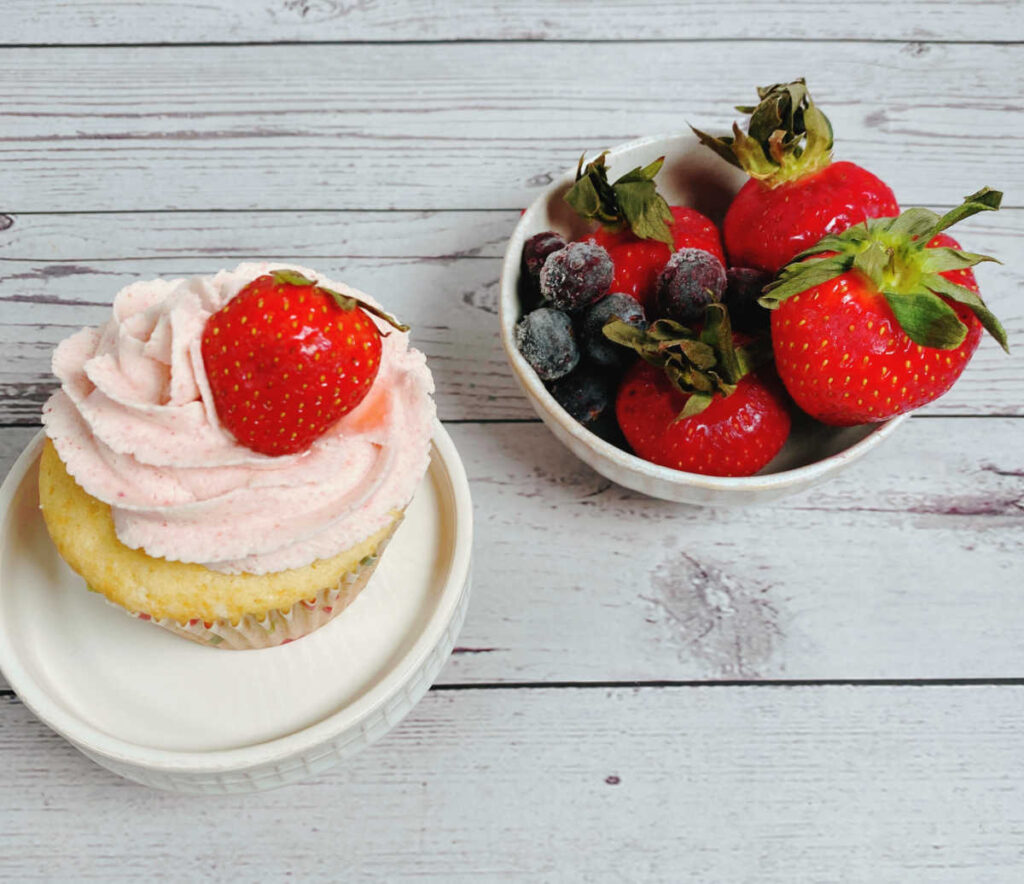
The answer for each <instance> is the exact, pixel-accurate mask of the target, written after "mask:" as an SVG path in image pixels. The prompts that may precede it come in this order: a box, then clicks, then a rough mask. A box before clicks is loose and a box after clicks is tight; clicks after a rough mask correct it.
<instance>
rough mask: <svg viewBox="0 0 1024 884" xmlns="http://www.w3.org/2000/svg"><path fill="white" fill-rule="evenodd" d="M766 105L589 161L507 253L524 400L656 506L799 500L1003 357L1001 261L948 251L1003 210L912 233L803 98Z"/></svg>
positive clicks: (508, 322) (794, 94)
mask: <svg viewBox="0 0 1024 884" xmlns="http://www.w3.org/2000/svg"><path fill="white" fill-rule="evenodd" d="M758 96H759V103H758V104H757V105H756V106H753V107H750V108H743V109H742V110H744V111H746V112H748V113H750V114H751V119H750V123H749V126H748V130H747V132H743V131H742V130H741V129H740V127H739V126H738V125H737V126H734V128H733V135H732V136H727V137H713V136H710V135H706V134H705V133H703V132H700V131H698V130H696V129H694V130H693V132H692V133H686V134H681V135H670V136H660V137H649V138H643V139H639V140H637V141H633V142H629V143H628V144H624V145H621V146H619V147H617V148H614V149H612V150H608V151H605V152H604V153H602V154H601V155H600V156H598V157H596V158H594V159H592V160H591V161H590V162H586V160H585V158H581V159H580V162H579V165H578V167H577V169H576V170H575V171H574V172H573V171H569V172H566V174H565V175H563V176H562V177H561V178H560V179H559V180H557V181H555V182H554V183H553V184H552V185H551V186H550V187H549V188H547V189H546V190H545V192H544V193H543V194H541V195H540V196H539V197H538V198H537V199H536V200H535V201H534V203H533V204H532V205H531V206H530V207H529V208H528V209H527V210H526V211H525V212H524V213H523V215H522V217H521V218H520V221H519V223H518V225H517V226H516V228H515V230H514V232H513V234H512V237H511V239H510V241H509V245H508V249H507V251H506V254H505V260H504V265H503V268H502V278H501V298H500V319H501V336H502V341H503V344H504V347H505V351H506V355H507V356H508V360H509V364H510V365H511V367H512V370H513V373H514V375H515V377H516V379H517V380H518V382H519V384H520V386H521V387H522V389H523V391H524V392H525V394H526V396H527V398H528V399H529V400H530V402H531V404H532V405H533V407H534V409H535V411H536V412H537V414H538V415H539V416H540V418H541V419H542V420H543V421H544V422H545V423H546V424H547V426H548V427H549V428H550V429H551V430H552V432H553V433H554V435H555V436H556V437H557V438H558V439H559V440H560V441H561V442H562V443H563V444H565V445H566V446H567V447H568V448H569V449H570V450H571V451H572V452H573V453H574V454H576V456H578V457H579V458H580V459H582V460H583V461H585V462H586V463H588V464H589V465H590V466H591V467H593V468H594V469H595V470H597V471H598V472H599V473H601V474H602V475H604V476H606V477H607V478H609V479H611V480H612V481H614V482H616V483H618V484H620V485H623V486H625V487H627V488H631V489H633V490H636V491H640V492H642V493H644V494H648V495H650V496H653V497H658V498H663V499H666V500H672V501H678V502H683V503H691V504H703V505H731V504H747V503H753V502H757V501H764V500H771V499H774V498H778V497H781V496H784V495H787V494H792V493H795V492H798V491H801V490H803V489H805V488H807V487H809V486H811V485H813V484H815V483H817V482H820V481H822V480H823V479H825V478H826V477H828V476H830V475H832V474H833V473H835V472H837V471H839V470H841V469H843V468H845V467H846V466H849V465H850V464H852V463H854V462H855V461H857V460H858V459H859V458H861V457H863V456H864V455H865V454H866V453H867V452H869V451H871V450H872V449H873V448H875V447H877V446H878V445H879V444H880V443H881V442H883V441H884V440H885V439H886V438H888V437H889V436H890V435H892V433H893V432H895V430H896V428H897V427H898V426H899V424H900V423H901V422H902V421H903V420H904V419H905V418H906V416H907V415H908V413H909V412H910V411H912V410H913V409H915V408H918V407H920V406H921V405H924V404H926V403H927V402H930V401H932V400H933V399H935V398H937V397H938V396H940V395H942V394H943V393H944V392H946V390H948V389H949V387H950V386H952V384H953V383H954V382H955V380H956V379H957V377H959V375H960V373H961V372H962V371H963V369H964V367H965V366H966V364H967V362H968V361H969V359H970V357H971V356H972V355H973V353H974V350H975V349H976V348H977V346H978V343H979V340H980V338H981V336H982V333H983V332H984V331H987V332H989V333H990V334H991V335H992V336H993V337H995V338H996V340H997V341H998V342H999V343H1000V344H1001V345H1002V346H1003V347H1004V349H1005V347H1006V338H1005V333H1004V331H1003V329H1002V327H1001V326H1000V325H999V322H998V320H996V319H995V317H994V316H993V315H992V314H991V313H990V312H989V310H988V308H987V307H986V306H985V304H984V302H983V301H982V300H981V297H980V296H979V294H978V286H977V284H976V281H975V279H974V275H973V272H972V270H971V268H972V267H973V266H974V265H975V264H977V263H979V262H981V261H985V260H992V259H989V258H987V257H986V256H983V255H977V254H974V253H971V252H965V251H963V250H961V249H960V246H959V244H958V243H956V242H955V241H954V240H953V239H952V238H951V237H949V235H948V234H947V233H946V232H945V230H946V228H948V227H949V226H951V225H952V224H954V223H955V222H956V221H959V220H961V219H962V218H965V217H968V216H969V215H972V214H975V213H977V212H981V211H986V210H992V209H996V208H998V206H999V201H1000V198H1001V194H999V193H998V191H993V190H989V189H988V188H986V189H983V190H981V191H978V192H977V193H975V194H973V195H972V196H970V197H967V198H966V199H965V201H964V203H963V204H962V205H961V206H959V207H958V208H956V209H954V210H952V211H950V212H947V213H946V214H945V215H941V216H940V215H939V214H937V213H935V212H932V211H930V210H927V209H909V210H907V211H904V212H903V213H902V214H901V212H900V207H899V205H898V203H897V202H896V198H895V196H894V194H893V192H892V190H891V189H890V188H889V187H888V186H887V185H886V184H885V183H884V182H882V181H881V180H880V179H879V178H877V177H876V176H875V175H873V174H872V173H871V172H869V171H867V170H866V169H863V168H862V167H860V166H857V165H855V164H854V163H851V162H842V161H834V160H833V159H832V147H833V139H832V129H831V126H830V124H829V122H828V120H827V118H826V117H825V116H824V114H822V112H821V111H820V110H819V109H818V108H817V107H816V105H815V104H814V103H813V101H812V100H811V98H810V95H809V93H808V91H807V88H806V85H805V84H804V82H803V81H802V80H797V81H795V82H793V83H787V84H779V85H776V86H770V87H767V88H764V89H759V90H758ZM709 148H710V149H709Z"/></svg>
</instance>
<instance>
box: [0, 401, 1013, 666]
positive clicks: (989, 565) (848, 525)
mask: <svg viewBox="0 0 1024 884" xmlns="http://www.w3.org/2000/svg"><path fill="white" fill-rule="evenodd" d="M449 430H450V432H451V433H452V436H453V438H454V440H455V443H456V445H457V446H458V449H459V451H460V452H461V454H462V457H463V460H464V462H465V465H466V469H467V472H468V475H469V479H470V483H471V488H472V494H473V499H474V506H475V511H476V529H475V533H476V539H475V552H474V587H473V602H472V604H471V606H470V613H469V617H468V620H467V622H466V625H465V627H464V629H463V632H462V635H461V637H460V639H459V645H460V648H459V651H458V652H457V653H456V654H455V655H454V658H453V660H452V662H451V663H450V665H449V667H448V668H447V669H446V670H445V673H444V675H443V676H442V681H444V682H446V683H451V684H454V683H458V684H466V683H482V682H487V683H491V682H498V683H500V682H550V681H581V682H595V681H596V682H605V681H634V680H636V681H659V680H722V679H724V680H733V679H742V680H755V681H756V680H764V679H769V680H773V679H797V680H800V679H841V680H852V679H858V680H859V679H918V678H947V679H948V678H1015V677H1024V632H1022V631H1021V629H1020V627H1019V617H1018V612H1019V608H1020V598H1019V595H1020V592H1019V590H1020V580H1019V576H1020V573H1021V568H1022V566H1024V420H1020V419H1009V418H1007V419H991V418H989V419H969V418H931V419H924V418H921V419H914V420H911V421H910V422H909V423H908V424H907V425H906V426H905V427H904V428H902V429H901V431H900V432H899V433H897V434H896V435H895V436H894V438H893V439H891V440H889V442H887V443H886V445H885V446H883V447H882V448H881V449H879V450H878V451H877V452H874V453H873V454H872V455H871V456H870V457H869V458H867V459H866V460H864V461H861V462H860V463H858V464H857V465H856V466H854V467H852V468H850V469H849V470H848V471H847V472H845V473H842V474H840V475H838V476H836V477H835V478H834V479H833V480H831V481H830V482H828V483H825V484H822V485H821V486H818V487H817V488H814V489H811V490H810V491H808V492H805V493H804V494H801V495H798V496H795V497H791V498H787V499H784V500H782V501H780V502H778V503H777V504H775V505H772V506H763V507H751V508H745V509H737V510H719V511H715V510H709V509H699V508H691V507H684V506H680V505H675V504H669V503H665V502H662V501H657V500H652V499H648V498H644V497H642V496H640V495H638V494H635V493H633V492H629V491H626V490H624V489H622V488H619V487H617V486H614V485H611V484H610V483H609V482H607V481H606V480H604V479H603V478H602V477H600V476H598V475H597V474H596V473H594V472H593V471H592V470H590V469H589V468H588V467H586V466H585V465H583V464H582V463H581V462H579V461H577V460H576V459H575V458H574V457H573V456H572V455H571V454H569V453H568V452H567V451H566V450H565V449H564V448H562V447H561V445H560V444H559V443H558V442H557V441H556V440H555V439H554V437H553V436H551V434H550V433H549V432H548V431H547V429H546V428H545V427H543V426H542V425H538V424H511V425H510V424H491V425H474V424H467V425H461V426H451V427H449ZM33 432H34V430H32V429H31V428H24V427H22V428H9V429H5V430H2V431H0V468H2V467H6V466H7V465H8V464H9V463H11V462H12V461H13V458H14V457H15V456H16V454H17V453H18V452H19V451H20V450H21V448H22V447H23V446H24V444H25V443H26V442H27V440H28V439H29V438H30V437H31V435H32V433H33Z"/></svg>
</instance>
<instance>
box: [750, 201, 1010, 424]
mask: <svg viewBox="0 0 1024 884" xmlns="http://www.w3.org/2000/svg"><path fill="white" fill-rule="evenodd" d="M1001 197H1002V194H1001V193H999V192H998V191H993V190H988V189H987V188H986V189H985V190H981V191H979V192H978V193H976V194H973V195H972V196H969V197H967V199H966V201H965V202H964V204H963V205H962V206H960V207H959V208H956V209H953V210H952V211H951V212H948V213H947V214H946V215H944V216H942V217H941V218H940V217H939V216H938V215H937V214H935V213H934V212H930V211H928V210H927V209H910V210H908V211H906V212H904V213H903V214H902V215H900V216H899V217H898V218H886V219H878V220H873V221H869V222H867V223H865V224H861V225H857V226H856V227H851V228H850V229H849V230H846V231H844V232H843V233H841V234H839V235H837V236H829V237H825V239H823V240H822V241H821V242H820V243H818V244H817V245H816V246H814V247H812V248H811V249H809V250H808V251H807V252H805V253H803V254H801V255H799V256H797V257H798V260H797V261H795V262H794V263H792V264H790V265H789V266H787V267H786V268H785V269H784V270H783V271H782V274H781V275H780V277H779V279H778V280H777V281H776V282H775V283H773V284H772V285H770V286H768V287H767V288H766V289H765V296H764V297H763V298H762V304H764V306H766V307H772V308H774V312H773V313H772V319H771V323H772V340H773V345H774V349H775V364H776V367H777V368H778V371H779V376H780V377H781V378H782V381H783V383H784V384H785V385H786V388H787V389H788V390H789V392H790V394H791V395H792V397H793V399H794V400H796V403H797V404H798V405H799V406H800V407H801V408H802V409H803V410H804V411H806V412H807V413H808V414H810V415H811V416H812V417H815V418H817V419H818V420H820V421H824V422H825V423H828V424H836V425H840V426H846V425H850V424H860V423H868V422H871V421H882V420H886V419H888V418H890V417H893V416H894V415H897V414H902V413H903V412H906V411H910V410H912V409H914V408H918V407H920V406H921V405H924V404H925V403H927V402H931V401H932V400H933V399H936V398H938V397H939V396H941V395H942V394H943V393H945V392H946V391H947V390H948V389H949V388H950V387H951V386H952V385H953V383H954V382H955V381H956V379H957V378H958V377H959V376H960V374H961V372H962V371H963V370H964V367H965V366H966V365H967V362H968V360H969V359H970V358H971V356H972V355H973V353H974V351H975V349H976V348H977V346H978V341H979V339H980V338H981V330H982V327H984V328H985V329H986V330H988V331H989V332H990V333H991V334H992V336H993V337H995V338H996V340H997V341H999V343H1000V344H1001V345H1002V346H1003V348H1004V349H1005V348H1006V332H1005V331H1004V330H1003V327H1002V326H1001V325H1000V324H999V320H997V319H996V318H995V317H994V316H993V315H992V314H991V313H990V312H989V310H988V308H987V307H986V306H985V304H984V302H983V301H982V300H981V298H980V297H979V296H978V285H977V283H976V282H975V279H974V274H973V272H972V271H971V270H970V269H969V268H970V267H972V266H973V265H975V264H977V263H979V262H980V261H991V260H993V259H992V258H988V257H986V256H984V255H975V254H971V253H969V252H964V251H961V249H960V246H959V245H958V243H957V242H956V240H954V239H953V238H952V237H950V236H947V235H946V234H945V233H943V232H942V231H943V230H945V229H946V228H947V227H949V226H950V225H951V224H954V223H955V222H956V221H959V220H960V219H961V218H966V217H968V216H969V215H973V214H975V213H976V212H981V211H985V210H990V209H996V208H998V207H999V202H1000V199H1001ZM810 255H814V256H816V257H812V258H808V259H807V260H804V258H805V257H806V256H810Z"/></svg>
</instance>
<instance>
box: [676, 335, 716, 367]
mask: <svg viewBox="0 0 1024 884" xmlns="http://www.w3.org/2000/svg"><path fill="white" fill-rule="evenodd" d="M676 346H678V347H679V349H680V350H682V351H683V355H684V356H686V358H687V359H689V360H690V362H692V363H693V366H694V368H696V369H699V370H700V371H707V370H708V369H709V368H712V367H713V366H714V364H715V361H716V360H715V351H714V348H712V347H709V346H708V345H707V344H705V343H703V342H702V341H688V340H686V339H682V340H680V341H679V342H678V343H677V345H676Z"/></svg>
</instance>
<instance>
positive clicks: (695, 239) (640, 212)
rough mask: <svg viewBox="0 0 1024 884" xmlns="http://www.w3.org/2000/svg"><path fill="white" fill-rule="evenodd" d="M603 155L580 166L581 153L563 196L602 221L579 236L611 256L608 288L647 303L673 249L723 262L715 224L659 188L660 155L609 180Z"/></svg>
mask: <svg viewBox="0 0 1024 884" xmlns="http://www.w3.org/2000/svg"><path fill="white" fill-rule="evenodd" d="M605 156H606V154H604V153H603V154H601V155H600V156H599V157H598V158H597V159H596V160H593V161H592V162H590V163H588V164H587V166H586V167H585V168H584V166H583V158H582V157H581V158H580V165H579V168H578V169H577V170H576V183H575V184H574V185H573V187H572V189H571V190H570V191H569V192H568V193H567V194H566V196H565V199H566V202H568V203H569V205H571V206H572V207H573V208H574V209H575V210H576V212H577V213H578V214H579V215H581V216H582V217H584V218H592V219H595V220H597V221H600V222H601V225H602V226H601V227H599V228H598V229H597V230H596V231H593V232H592V233H588V234H586V235H585V236H583V237H582V239H590V240H593V241H594V242H596V243H597V244H598V245H600V246H603V247H604V248H605V249H607V251H608V254H609V255H610V256H611V259H612V264H613V265H614V266H615V275H614V277H613V278H612V285H611V289H610V291H612V292H624V293H625V294H627V295H632V296H633V297H634V298H636V299H637V300H638V301H640V302H641V303H642V304H644V305H649V304H650V299H651V298H652V297H653V295H654V290H655V288H656V284H657V279H658V274H659V273H661V271H662V269H664V267H665V264H666V262H667V261H668V259H669V256H670V255H671V254H672V251H673V249H682V248H687V247H692V248H697V249H704V250H705V251H707V252H711V254H713V255H715V257H717V258H718V259H719V260H720V261H722V263H723V264H724V263H725V253H724V252H723V251H722V241H721V239H720V238H719V236H718V229H717V228H716V227H715V225H714V224H713V223H712V222H711V221H710V220H709V219H708V218H706V217H705V216H704V215H702V214H701V213H700V212H698V211H697V210H696V209H691V208H689V207H687V206H669V204H668V203H667V202H666V201H665V199H664V198H663V197H662V196H661V195H660V194H659V193H658V190H657V188H656V187H655V185H654V180H653V179H654V176H655V175H657V174H658V171H659V170H660V169H661V166H662V164H663V163H664V161H665V158H664V157H661V158H660V159H657V160H655V161H654V162H653V163H651V164H650V165H648V166H645V167H644V168H640V167H637V168H636V169H633V170H632V171H630V172H627V173H626V174H625V175H623V176H622V177H621V178H619V179H618V180H617V181H615V182H614V183H613V184H610V183H609V182H608V170H607V166H606V165H605Z"/></svg>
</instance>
